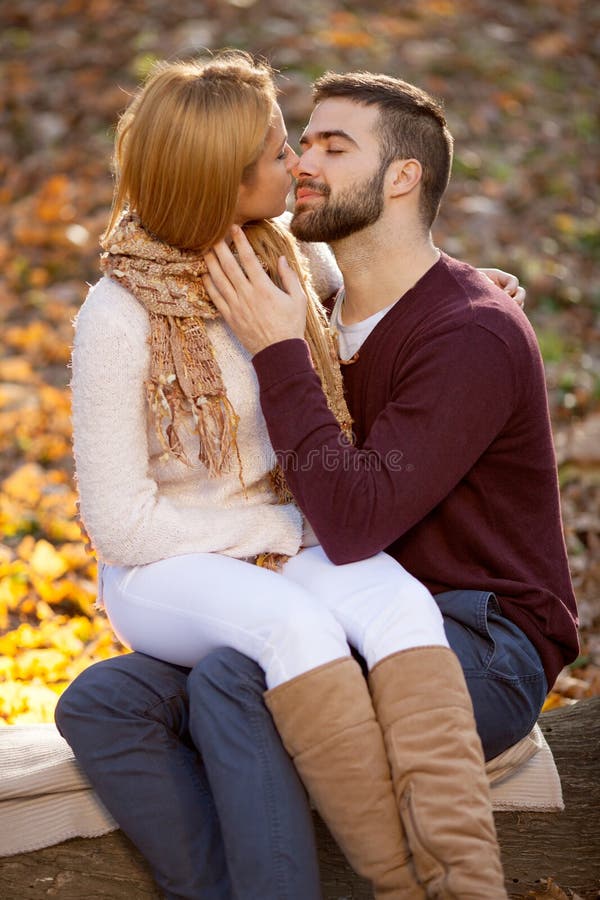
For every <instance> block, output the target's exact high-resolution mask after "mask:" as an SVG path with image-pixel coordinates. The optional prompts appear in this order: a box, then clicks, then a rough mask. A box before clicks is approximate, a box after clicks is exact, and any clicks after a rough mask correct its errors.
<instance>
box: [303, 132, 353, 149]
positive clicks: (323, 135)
mask: <svg viewBox="0 0 600 900" xmlns="http://www.w3.org/2000/svg"><path fill="white" fill-rule="evenodd" d="M332 137H337V138H342V139H343V140H344V141H349V142H350V143H351V144H354V146H355V147H358V144H357V143H356V141H355V140H354V138H353V137H350V135H349V134H348V132H347V131H342V129H341V128H336V129H333V130H331V131H315V132H313V133H312V134H310V132H306V131H305V132H304V133H303V134H302V136H301V137H300V140H299V141H298V143H299V144H300V146H301V147H304V146H306V144H308V143H310V141H326V140H328V139H329V138H332Z"/></svg>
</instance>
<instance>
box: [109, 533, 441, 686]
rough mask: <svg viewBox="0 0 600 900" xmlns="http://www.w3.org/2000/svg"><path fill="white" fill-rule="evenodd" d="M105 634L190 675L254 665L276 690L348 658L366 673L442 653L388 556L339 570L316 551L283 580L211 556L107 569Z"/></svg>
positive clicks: (417, 589) (289, 567)
mask: <svg viewBox="0 0 600 900" xmlns="http://www.w3.org/2000/svg"><path fill="white" fill-rule="evenodd" d="M103 596H104V604H105V607H106V611H107V613H108V616H109V619H110V621H111V625H112V627H113V629H114V631H115V632H116V634H117V636H118V637H119V639H120V640H121V641H122V642H123V643H124V644H125V645H126V646H128V647H131V648H132V649H133V650H138V651H139V652H141V653H146V654H147V655H149V656H154V657H156V658H158V659H163V660H165V661H167V662H172V663H176V664H178V665H182V666H188V667H190V668H191V667H192V666H194V665H195V664H196V663H197V662H198V660H199V659H201V658H202V657H203V656H206V655H207V654H208V653H210V652H211V651H212V650H215V649H217V648H219V647H232V648H233V649H235V650H238V651H239V652H240V653H244V654H245V655H247V656H250V657H251V658H252V659H254V660H255V662H257V663H258V664H259V665H260V666H261V667H262V668H263V670H264V672H265V677H266V682H267V687H268V688H273V687H276V686H277V685H279V684H282V683H283V682H285V681H288V680H289V679H291V678H294V677H295V676H297V675H301V674H302V673H304V672H307V671H309V670H310V669H313V668H315V667H316V666H320V665H323V664H324V663H327V662H331V661H332V660H334V659H339V658H340V657H343V656H348V655H349V653H350V649H349V646H348V645H349V644H351V645H352V646H353V647H355V648H356V649H357V650H358V651H359V653H360V654H361V655H362V656H363V657H364V658H365V659H366V661H367V665H368V666H369V669H371V668H372V667H373V666H374V665H375V663H377V662H378V661H379V660H380V659H383V658H384V657H385V656H389V654H390V653H395V652H397V651H399V650H406V649H408V648H410V647H420V646H426V645H427V646H429V645H432V644H436V645H442V646H445V647H447V646H448V642H447V640H446V635H445V632H444V626H443V621H442V616H441V613H440V611H439V609H438V607H437V604H436V602H435V600H434V599H433V597H432V596H431V594H430V593H429V591H428V590H427V588H425V587H424V585H422V584H421V582H419V581H417V579H416V578H413V576H412V575H410V574H409V573H408V572H407V571H406V570H405V569H403V568H402V566H401V565H399V563H397V562H396V561H395V560H394V559H392V557H391V556H388V555H387V554H386V553H378V554H377V556H373V557H371V558H370V559H365V560H362V561H360V562H355V563H349V564H348V565H345V566H335V565H334V564H333V563H331V562H330V561H329V560H328V559H327V557H326V556H325V553H324V552H323V550H322V549H321V547H310V548H307V549H305V550H302V551H301V552H300V553H299V554H298V555H297V556H294V557H292V558H291V559H290V560H289V561H288V562H287V563H286V564H285V566H284V568H283V570H282V572H281V573H275V572H271V571H269V570H267V569H262V568H260V567H258V566H255V565H253V564H252V563H248V562H245V561H242V560H238V559H233V558H231V557H228V556H220V555H218V554H215V553H193V554H188V555H185V556H174V557H171V558H170V559H163V560H160V561H158V562H155V563H151V564H149V565H146V566H135V567H133V568H122V567H118V566H104V567H103Z"/></svg>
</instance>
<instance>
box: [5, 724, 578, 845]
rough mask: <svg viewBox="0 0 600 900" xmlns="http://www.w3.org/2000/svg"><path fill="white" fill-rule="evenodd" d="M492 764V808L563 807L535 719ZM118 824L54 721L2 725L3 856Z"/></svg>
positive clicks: (555, 773) (102, 831)
mask: <svg viewBox="0 0 600 900" xmlns="http://www.w3.org/2000/svg"><path fill="white" fill-rule="evenodd" d="M487 768H488V775H489V777H490V781H492V782H493V784H492V788H491V794H492V805H493V807H494V809H495V810H528V811H538V812H542V811H543V812H550V811H556V810H560V809H563V808H564V805H563V800H562V791H561V787H560V778H559V776H558V771H557V769H556V765H555V763H554V759H553V757H552V752H551V750H550V748H549V746H548V744H547V743H546V740H545V738H544V736H543V735H542V732H541V731H540V729H539V727H538V726H537V725H536V727H535V729H534V731H533V732H532V733H531V735H528V737H527V738H524V739H523V741H520V742H519V744H516V745H515V746H514V747H511V748H510V749H509V750H507V751H505V753H503V754H501V755H500V756H498V757H496V759H495V760H491V761H490V762H489V763H488V766H487ZM117 827H118V826H117V824H116V822H115V821H114V820H113V819H112V818H111V816H110V815H109V813H108V812H107V811H106V809H105V808H104V806H103V805H102V803H101V802H100V801H99V800H98V798H97V797H96V795H95V793H94V792H93V790H92V789H91V787H90V785H89V783H88V781H87V780H86V778H85V775H84V774H83V773H82V772H81V770H80V768H79V766H78V765H77V762H76V760H75V758H74V757H73V751H72V750H71V748H70V747H69V745H68V744H67V742H66V741H65V740H64V739H63V738H62V737H61V736H60V734H59V732H58V730H57V728H56V726H55V725H51V724H48V725H46V724H40V725H7V726H4V727H0V856H12V855H14V854H16V853H26V852H29V851H31V850H39V849H40V848H42V847H50V846H52V845H53V844H58V843H60V842H61V841H65V840H67V839H68V838H73V837H99V836H100V835H102V834H106V833H107V832H109V831H114V830H115V829H116V828H117Z"/></svg>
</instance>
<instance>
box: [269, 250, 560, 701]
mask: <svg viewBox="0 0 600 900" xmlns="http://www.w3.org/2000/svg"><path fill="white" fill-rule="evenodd" d="M254 366H255V370H256V373H257V376H258V381H259V385H260V393H261V403H262V408H263V412H264V415H265V418H266V421H267V425H268V428H269V434H270V437H271V441H272V443H273V446H274V448H275V450H276V451H277V452H278V455H279V457H280V461H281V463H282V465H283V467H284V470H285V474H286V478H287V480H288V483H289V485H290V487H291V489H292V491H293V493H294V495H295V497H296V500H297V502H298V504H299V506H300V507H301V509H302V510H303V512H304V513H305V515H306V516H307V518H308V519H309V521H310V522H311V524H312V526H313V528H314V530H315V533H316V535H317V537H318V539H319V541H320V542H321V544H322V546H323V548H324V550H325V552H326V553H327V555H328V556H329V558H330V559H331V560H332V561H333V562H334V563H337V564H342V563H349V562H353V561H356V560H359V559H363V558H365V557H368V556H371V555H373V554H374V553H377V552H378V551H380V550H386V551H387V552H388V553H390V554H391V555H392V556H393V557H395V559H397V560H398V561H399V562H400V563H402V565H403V566H405V567H406V569H408V571H409V572H412V574H414V575H415V576H416V577H417V578H419V579H420V580H421V581H422V582H424V583H425V584H426V585H427V587H428V588H429V589H430V590H431V592H432V593H433V594H437V593H441V592H442V591H447V590H452V589H456V588H473V589H481V590H489V591H494V593H495V594H496V595H497V597H498V600H499V602H500V606H501V609H502V611H503V613H504V614H505V615H506V616H507V617H508V618H509V619H511V620H512V621H513V622H515V623H516V624H517V625H518V626H519V627H520V628H521V629H522V630H523V631H524V632H525V634H527V635H528V637H529V638H530V640H531V641H532V643H533V644H534V645H535V647H536V648H537V650H538V652H539V654H540V656H541V659H542V662H543V665H544V669H545V671H546V675H547V679H548V684H549V686H551V685H552V684H553V683H554V680H555V678H556V675H557V674H558V672H559V671H560V669H561V668H562V667H563V666H564V665H565V664H566V663H568V662H570V661H571V660H573V659H574V658H575V656H576V655H577V650H578V641H577V631H576V626H577V618H576V606H575V598H574V596H573V589H572V586H571V581H570V577H569V568H568V563H567V556H566V551H565V544H564V538H563V532H562V525H561V517H560V506H559V492H558V480H557V473H556V463H555V456H554V448H553V444H552V433H551V427H550V420H549V414H548V405H547V396H546V386H545V380H544V370H543V364H542V361H541V358H540V354H539V350H538V346H537V342H536V339H535V336H534V333H533V330H532V328H531V326H530V324H529V322H528V320H527V318H526V316H525V315H524V314H523V313H522V312H521V310H520V309H519V308H518V307H517V305H516V304H515V303H514V301H512V300H511V299H510V298H509V297H507V295H506V294H505V293H504V292H503V291H501V290H500V289H498V288H496V287H494V286H493V285H492V284H491V283H489V282H488V280H487V279H486V278H484V277H483V276H482V275H481V274H480V273H478V272H477V271H476V270H475V269H473V268H471V267H470V266H467V265H465V264H463V263H460V262H457V261H456V260H454V259H451V258H450V257H448V256H446V255H445V254H442V257H441V259H440V260H439V261H438V262H437V263H436V264H435V265H434V266H433V267H432V268H431V269H430V270H429V271H428V272H427V273H426V274H425V275H424V276H423V277H422V278H421V279H420V281H419V282H418V283H417V284H416V285H415V286H414V287H413V288H412V289H411V290H410V291H408V293H407V294H405V295H404V297H402V299H401V300H400V301H399V302H398V303H396V305H395V306H394V307H392V309H391V310H390V311H389V312H388V313H387V315H386V316H385V317H384V318H383V319H382V320H381V321H380V322H379V323H378V325H377V326H376V327H375V329H374V330H373V331H372V332H371V334H370V335H369V337H368V338H367V339H366V341H365V342H364V344H363V345H362V347H361V348H360V351H359V358H358V360H357V361H356V362H355V363H353V364H352V365H347V366H344V367H343V374H344V380H345V386H346V393H347V399H348V405H349V407H350V412H351V414H352V417H353V419H354V431H355V435H356V446H354V447H350V446H348V445H345V444H344V442H343V440H341V437H340V429H339V427H338V424H337V422H336V420H335V418H334V417H333V415H332V414H331V412H330V411H329V409H328V408H327V405H326V403H325V399H324V396H323V393H322V391H321V387H320V383H319V380H318V378H317V376H316V374H315V372H314V369H313V367H312V365H311V361H310V356H309V353H308V348H307V345H306V344H305V343H304V341H301V340H289V341H282V342H280V343H278V344H274V345H272V346H270V347H267V348H266V349H265V350H263V351H261V352H260V353H258V354H257V355H256V356H255V357H254Z"/></svg>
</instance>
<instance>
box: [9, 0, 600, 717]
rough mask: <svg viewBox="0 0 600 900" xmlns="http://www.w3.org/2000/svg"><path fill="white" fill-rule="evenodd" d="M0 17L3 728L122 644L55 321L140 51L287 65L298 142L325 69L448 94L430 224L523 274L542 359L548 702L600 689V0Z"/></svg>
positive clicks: (71, 296)
mask: <svg viewBox="0 0 600 900" xmlns="http://www.w3.org/2000/svg"><path fill="white" fill-rule="evenodd" d="M0 26H1V28H0V75H1V77H0V316H1V329H2V330H1V334H2V344H1V349H0V452H1V457H0V724H2V723H12V722H26V721H49V720H51V718H52V711H53V707H54V704H55V702H56V697H57V694H58V693H60V691H61V690H63V689H64V687H65V686H66V684H68V683H69V681H70V680H71V679H72V678H73V677H74V676H75V675H76V674H77V673H78V672H79V671H81V669H82V668H84V667H85V666H87V665H89V664H90V663H91V662H93V661H95V660H98V659H102V658H105V657H107V656H110V655H112V654H115V653H119V652H122V648H120V647H119V646H118V645H117V644H116V643H115V642H114V641H113V639H112V637H111V634H110V631H109V629H108V627H107V624H106V620H105V619H104V618H103V617H102V616H101V615H99V614H98V612H97V611H95V610H94V605H93V604H94V597H95V586H94V578H95V563H94V560H93V557H92V556H91V555H90V553H89V552H88V551H87V550H86V548H85V546H84V541H83V538H82V537H81V535H80V532H79V528H78V526H77V524H76V519H75V513H76V508H75V500H76V495H75V491H74V483H73V474H72V462H71V451H70V420H69V394H68V380H69V373H68V362H69V354H70V344H71V340H72V319H73V317H74V316H75V315H76V313H77V309H78V308H79V306H80V304H81V302H82V300H83V298H84V296H85V293H86V290H87V288H86V282H88V283H91V282H93V281H95V280H96V278H97V277H98V266H97V253H98V237H99V234H100V232H101V231H102V229H103V227H104V225H105V223H106V219H107V212H108V208H109V206H110V201H111V194H112V181H111V175H110V154H111V149H112V135H113V129H114V124H115V122H116V119H117V117H118V114H119V113H120V111H121V110H122V109H123V108H124V106H125V105H126V103H127V101H128V97H129V95H130V93H131V91H132V90H133V89H134V87H135V85H136V84H137V83H138V81H139V80H140V79H141V78H143V77H144V76H145V75H146V74H147V73H148V71H149V70H150V68H151V67H152V64H153V63H154V61H155V60H156V59H162V58H175V57H179V56H189V55H192V54H197V53H201V52H203V51H205V50H206V49H207V48H210V49H213V50H214V49H218V48H221V47H242V48H244V49H248V50H250V51H252V52H255V53H259V54H262V55H264V56H266V57H267V58H268V59H269V60H270V61H271V62H272V64H273V65H274V66H276V67H277V69H278V70H279V71H280V77H279V83H280V87H281V91H282V94H281V104H282V107H283V110H284V114H285V116H286V119H287V122H288V126H289V129H290V135H291V139H292V142H294V141H295V140H297V137H298V135H299V133H300V129H301V128H302V126H303V124H304V123H305V122H306V120H307V118H308V116H309V114H310V109H311V102H310V83H311V80H312V79H313V78H315V77H316V76H318V75H320V74H321V73H322V72H323V71H325V70H326V69H333V70H337V71H344V70H346V71H347V70H350V69H369V70H372V71H385V72H388V73H390V74H394V75H399V76H401V77H403V78H405V79H407V80H408V81H413V82H415V83H417V84H419V85H420V86H422V87H424V88H425V89H426V90H428V91H430V92H431V93H433V94H434V95H436V96H438V97H440V98H442V99H443V100H444V101H445V104H446V110H447V115H448V119H449V123H450V127H451V130H452V131H453V133H454V135H455V138H456V158H455V163H454V173H453V179H452V182H451V185H450V188H449V191H448V194H447V197H446V200H445V204H444V207H443V211H442V214H441V216H440V219H439V221H438V223H437V225H436V229H435V238H436V241H437V243H438V245H439V246H441V247H443V248H444V249H445V250H446V251H447V252H449V253H451V254H453V255H456V256H459V257H462V258H464V259H466V260H467V261H469V262H471V263H473V264H475V265H490V266H498V267H501V268H504V269H508V270H509V271H512V272H514V273H516V274H517V275H518V276H519V278H520V279H521V281H522V282H523V283H524V284H525V286H526V287H527V291H528V299H527V312H528V315H529V316H530V317H531V319H532V321H533V323H534V326H535V328H536V331H537V334H538V337H539V341H540V345H541V348H542V353H543V355H544V360H545V364H546V370H547V378H548V394H549V401H550V408H551V413H552V420H553V425H554V430H555V438H556V445H557V453H558V458H559V463H560V479H561V490H562V499H563V508H564V520H565V529H566V537H567V544H568V549H569V555H570V561H571V567H572V572H573V578H574V582H575V586H576V591H577V595H578V600H579V605H580V611H581V618H582V623H583V631H582V637H583V643H582V648H583V649H582V656H581V658H580V659H579V660H578V661H577V664H576V666H574V667H573V668H572V669H570V670H569V671H565V672H564V673H563V674H562V676H561V678H560V679H559V682H558V684H557V689H556V690H555V691H554V692H553V693H552V694H551V695H550V696H549V700H548V705H553V704H561V703H568V702H572V701H574V700H576V699H578V698H579V697H583V696H589V695H590V694H594V693H599V692H600V512H599V502H598V501H599V497H600V339H599V338H600V268H599V266H598V261H599V258H600V179H599V177H598V176H599V170H600V152H599V134H598V122H599V116H598V112H599V105H600V101H599V97H600V92H599V91H598V84H599V82H600V65H599V60H600V5H598V4H596V3H593V2H590V0H587V2H586V0H505V2H504V3H502V4H498V3H496V2H492V0H456V2H453V0H419V2H418V3H409V2H404V0H395V2H386V0H379V2H376V3H367V2H366V0H365V2H356V0H348V2H345V3H334V2H331V0H320V2H316V0H304V2H302V3H299V4H292V3H287V4H286V3H282V2H281V0H179V2H177V3H169V2H167V0H129V2H128V3H126V4H125V3H121V2H118V0H53V2H49V0H13V2H12V3H8V2H4V3H2V4H0ZM518 530H519V523H518V522H515V532H516V533H517V534H518Z"/></svg>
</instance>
